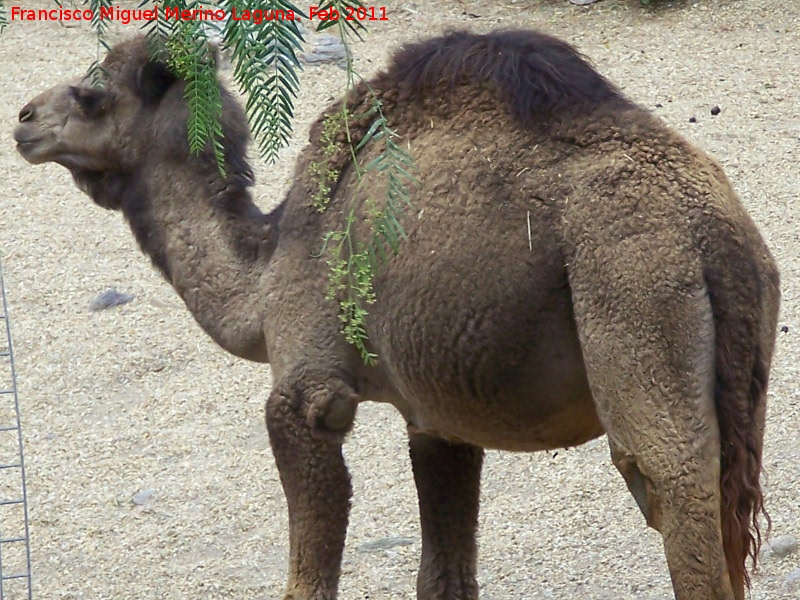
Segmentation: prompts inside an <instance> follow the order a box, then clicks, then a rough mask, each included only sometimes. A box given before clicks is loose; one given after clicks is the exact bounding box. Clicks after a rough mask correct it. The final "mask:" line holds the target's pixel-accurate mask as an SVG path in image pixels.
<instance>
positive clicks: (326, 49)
mask: <svg viewBox="0 0 800 600" xmlns="http://www.w3.org/2000/svg"><path fill="white" fill-rule="evenodd" d="M313 43H314V46H313V47H312V48H311V50H309V51H307V52H304V53H303V59H304V60H305V61H306V62H307V63H323V62H337V61H340V60H344V58H345V56H346V53H345V48H344V44H342V40H340V39H339V38H338V37H336V36H335V35H331V34H329V33H323V34H321V35H319V36H317V37H316V38H314V39H313Z"/></svg>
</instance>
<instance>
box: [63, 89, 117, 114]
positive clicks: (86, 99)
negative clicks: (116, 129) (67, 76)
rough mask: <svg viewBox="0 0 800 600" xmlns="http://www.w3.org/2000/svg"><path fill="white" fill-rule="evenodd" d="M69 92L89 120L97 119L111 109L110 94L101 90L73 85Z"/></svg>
mask: <svg viewBox="0 0 800 600" xmlns="http://www.w3.org/2000/svg"><path fill="white" fill-rule="evenodd" d="M69 91H70V93H71V94H72V97H73V98H74V99H75V102H76V103H77V104H78V106H79V107H80V109H81V112H82V113H83V114H84V115H85V116H86V118H87V119H96V118H97V117H99V116H100V115H102V114H103V113H104V112H105V111H106V110H107V109H108V107H109V105H110V104H111V103H110V99H109V93H108V92H107V91H106V90H104V89H101V88H91V87H78V86H74V85H71V86H70V87H69Z"/></svg>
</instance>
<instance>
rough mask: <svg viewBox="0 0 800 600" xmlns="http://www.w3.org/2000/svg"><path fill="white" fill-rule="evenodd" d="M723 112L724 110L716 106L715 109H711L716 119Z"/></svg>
mask: <svg viewBox="0 0 800 600" xmlns="http://www.w3.org/2000/svg"><path fill="white" fill-rule="evenodd" d="M721 112H722V109H721V108H720V107H719V106H715V107H714V108H712V109H711V114H712V115H714V116H715V117H716V116H717V115H718V114H719V113H721Z"/></svg>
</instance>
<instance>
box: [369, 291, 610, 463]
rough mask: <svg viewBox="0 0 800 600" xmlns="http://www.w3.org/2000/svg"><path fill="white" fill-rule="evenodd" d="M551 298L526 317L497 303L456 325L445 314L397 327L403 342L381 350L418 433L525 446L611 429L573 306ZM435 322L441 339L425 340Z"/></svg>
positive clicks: (553, 444) (546, 445) (396, 400)
mask: <svg viewBox="0 0 800 600" xmlns="http://www.w3.org/2000/svg"><path fill="white" fill-rule="evenodd" d="M551 300H552V301H550V302H548V303H546V304H544V305H540V306H539V309H540V310H530V311H529V312H528V313H524V312H519V313H517V315H516V316H515V315H513V314H510V313H508V312H503V311H502V310H497V311H495V310H489V311H488V313H483V314H482V317H481V318H474V317H473V318H466V319H461V320H459V319H453V320H452V322H451V323H450V324H449V326H447V325H448V324H447V321H446V320H443V319H439V320H437V321H435V325H436V327H435V329H434V325H433V324H431V323H430V321H429V318H423V319H418V321H417V322H416V323H414V325H413V326H412V327H410V328H408V329H404V330H401V331H398V330H394V332H393V335H392V339H393V341H394V344H392V345H391V346H389V345H384V346H383V349H382V350H381V351H382V352H383V356H385V357H386V359H387V360H386V361H385V363H384V364H385V369H386V370H387V371H388V372H387V375H388V377H389V378H390V379H391V380H392V384H393V385H392V386H391V387H392V388H393V389H394V390H396V393H395V394H391V397H389V398H386V400H387V401H389V402H391V403H392V404H394V405H395V407H396V408H398V410H399V411H400V412H401V413H402V414H403V416H404V418H405V419H406V422H407V423H408V427H409V431H410V432H411V433H415V432H416V433H427V434H430V435H433V436H436V437H440V438H443V439H448V440H452V441H459V442H466V443H470V444H474V445H478V446H482V447H484V448H494V449H503V450H518V451H534V450H543V449H552V448H560V447H565V446H574V445H578V444H582V443H584V442H586V441H588V440H590V439H593V438H595V437H597V436H599V435H602V434H603V427H602V425H601V424H600V422H599V420H598V417H597V413H596V412H595V408H594V404H593V401H592V396H591V392H590V389H589V383H588V381H587V378H586V372H585V368H584V364H583V357H582V354H581V349H580V343H579V341H578V335H577V331H576V328H575V324H574V320H573V317H572V311H571V305H570V304H569V302H568V298H565V297H563V296H559V295H556V296H555V297H554V298H551ZM533 308H535V307H533ZM462 314H468V313H466V312H462ZM473 314H475V315H480V314H481V311H480V309H475V310H474V312H473ZM526 314H527V317H526V318H523V316H521V315H526ZM431 330H435V331H436V332H437V333H438V334H439V335H438V337H436V338H434V337H431V338H430V339H425V333H426V332H427V331H431ZM447 330H449V331H452V332H454V333H453V334H452V335H450V336H447V335H443V331H447ZM379 355H380V354H379Z"/></svg>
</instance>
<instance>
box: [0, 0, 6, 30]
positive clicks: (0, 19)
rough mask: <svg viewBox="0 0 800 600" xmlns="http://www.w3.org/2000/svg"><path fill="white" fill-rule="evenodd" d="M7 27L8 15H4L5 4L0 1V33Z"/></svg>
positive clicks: (2, 0)
mask: <svg viewBox="0 0 800 600" xmlns="http://www.w3.org/2000/svg"><path fill="white" fill-rule="evenodd" d="M7 26H8V15H7V14H6V4H5V2H4V0H0V33H3V29H5V28H6V27H7Z"/></svg>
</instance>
